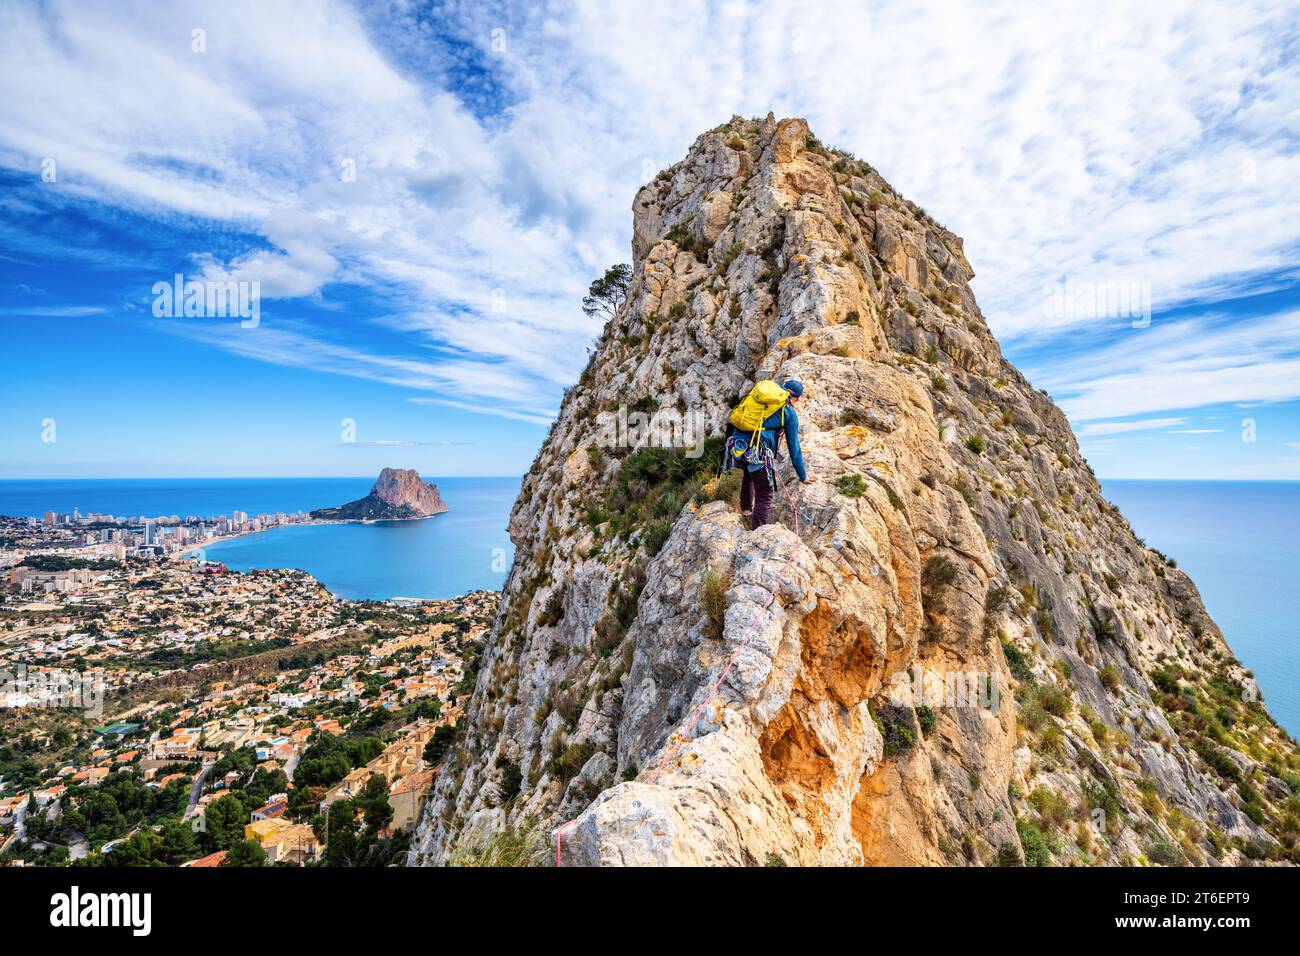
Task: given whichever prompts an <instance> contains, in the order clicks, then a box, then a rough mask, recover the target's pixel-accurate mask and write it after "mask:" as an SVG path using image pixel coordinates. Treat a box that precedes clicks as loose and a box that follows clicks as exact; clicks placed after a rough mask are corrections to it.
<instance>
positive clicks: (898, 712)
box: [871, 704, 916, 757]
mask: <svg viewBox="0 0 1300 956" xmlns="http://www.w3.org/2000/svg"><path fill="white" fill-rule="evenodd" d="M871 717H872V719H873V720H874V721H875V722H876V729H877V730H879V731H880V735H881V736H882V737H883V738H884V739H885V756H886V757H897V756H898V755H899V754H904V753H907V751H909V750H911V749H912V747H914V746H915V745H916V731H915V730H914V729H913V727H914V721H913V718H912V711H911V710H910V709H909V708H905V707H898V706H896V705H894V704H887V705H886V706H884V707H881V708H880V709H879V710H876V709H874V708H873V709H872V711H871Z"/></svg>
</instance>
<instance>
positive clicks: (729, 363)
mask: <svg viewBox="0 0 1300 956" xmlns="http://www.w3.org/2000/svg"><path fill="white" fill-rule="evenodd" d="M633 212H634V232H633V236H632V259H633V261H632V274H631V280H630V283H629V286H628V289H627V295H626V299H625V300H624V301H623V302H622V304H621V305H620V306H619V307H618V309H617V311H616V312H615V314H614V316H613V318H612V319H611V320H610V321H609V323H608V324H607V326H606V327H605V329H604V331H603V333H602V335H601V337H600V339H599V341H598V343H597V346H596V348H595V350H594V351H593V354H592V357H591V360H590V363H589V364H588V366H587V368H586V370H585V371H584V372H583V373H582V376H581V378H580V380H579V381H578V382H577V384H576V386H575V387H574V388H573V389H572V390H571V391H570V392H569V393H568V394H567V396H566V398H565V400H564V402H563V406H562V409H561V412H560V414H559V418H558V420H557V421H556V422H555V425H554V427H553V428H552V431H551V433H550V435H549V437H548V438H547V440H546V442H545V444H544V445H543V447H542V449H541V451H540V452H539V454H538V456H537V459H536V461H535V462H534V464H533V466H532V468H531V470H530V471H529V473H528V475H527V476H526V479H525V481H524V484H523V488H522V492H521V494H520V496H519V500H518V502H517V503H516V505H515V507H514V510H513V513H512V516H511V520H510V533H511V536H512V538H513V540H514V543H515V545H516V549H517V551H516V557H515V563H514V566H513V569H512V570H511V572H510V575H509V579H508V582H507V585H506V587H505V590H504V594H503V599H502V602H501V607H500V612H499V615H498V618H497V620H496V623H495V626H494V630H493V633H492V637H491V640H490V642H489V645H488V647H487V649H486V651H485V653H484V655H483V658H482V661H481V667H480V670H479V673H478V675H477V683H476V687H475V690H474V694H473V697H472V700H471V702H470V704H469V707H468V711H467V716H466V717H465V719H463V720H462V721H461V722H460V724H459V725H458V734H459V736H458V739H457V741H456V743H455V744H454V747H453V750H452V752H451V754H450V755H449V757H448V759H447V761H446V762H445V764H444V765H443V766H442V768H441V770H440V773H439V776H438V780H437V784H436V789H435V793H434V797H433V799H431V801H430V803H429V805H428V807H427V809H426V811H425V814H424V816H423V819H422V821H421V824H420V826H419V828H418V832H417V834H416V839H415V841H414V844H413V849H412V851H411V856H410V862H411V863H413V864H432V865H437V864H443V863H447V862H456V861H458V860H460V861H464V860H467V859H479V860H497V861H500V860H506V859H511V860H530V861H544V860H550V861H552V862H553V861H554V860H555V858H556V854H555V849H554V845H553V842H552V841H553V840H555V839H556V837H557V836H558V843H559V850H560V854H559V859H560V862H561V863H562V864H563V865H642V864H721V865H765V864H766V865H780V864H783V863H785V864H791V865H795V864H830V865H862V864H920V865H999V864H1002V865H1007V864H1019V863H1026V864H1040V865H1041V864H1053V865H1069V864H1101V865H1120V864H1135V863H1156V864H1184V863H1186V864H1197V865H1200V864H1243V863H1247V862H1252V861H1295V860H1296V859H1297V858H1300V851H1298V850H1297V844H1296V832H1297V830H1298V829H1300V820H1298V816H1300V814H1298V810H1300V806H1298V804H1297V799H1296V797H1295V796H1294V795H1293V794H1294V792H1295V791H1296V789H1297V788H1298V787H1300V776H1298V775H1297V774H1298V771H1300V759H1298V758H1297V753H1296V748H1295V746H1294V744H1293V742H1292V741H1291V740H1290V739H1289V738H1288V737H1287V735H1286V734H1285V733H1284V732H1283V731H1282V730H1281V729H1280V728H1278V727H1277V725H1276V724H1274V722H1273V721H1272V719H1271V718H1270V717H1269V715H1268V713H1267V711H1266V709H1265V707H1264V704H1263V702H1262V701H1261V700H1260V697H1259V693H1258V691H1257V689H1256V687H1255V683H1254V681H1253V680H1252V678H1251V675H1250V674H1249V673H1248V672H1247V671H1246V670H1245V669H1244V668H1243V667H1242V665H1241V664H1240V663H1239V662H1238V661H1237V660H1236V659H1235V658H1234V656H1233V654H1232V651H1231V650H1230V649H1229V647H1228V645H1227V644H1226V643H1225V641H1224V638H1223V635H1222V634H1221V633H1220V631H1219V629H1218V628H1217V627H1216V626H1215V624H1214V622H1213V621H1212V620H1211V619H1210V618H1209V616H1208V615H1207V614H1206V611H1205V608H1204V606H1203V605H1202V603H1201V599H1200V597H1199V595H1198V593H1197V590H1196V587H1195V586H1194V585H1193V583H1192V582H1191V580H1189V579H1188V577H1187V576H1186V575H1185V574H1183V573H1182V572H1181V571H1180V570H1178V568H1177V567H1176V566H1175V564H1174V562H1173V561H1172V560H1169V559H1167V558H1166V557H1165V556H1164V555H1162V554H1160V553H1159V552H1157V551H1154V550H1152V549H1151V548H1148V547H1146V546H1145V545H1144V544H1143V542H1142V541H1141V540H1139V539H1138V538H1137V537H1136V536H1135V535H1134V534H1133V531H1132V530H1131V529H1130V527H1129V525H1128V524H1127V522H1126V521H1125V519H1124V517H1123V516H1122V515H1121V514H1120V513H1119V511H1118V510H1117V509H1116V508H1115V507H1113V506H1112V505H1110V504H1109V503H1108V502H1107V501H1106V500H1105V499H1104V498H1103V497H1102V493H1101V489H1100V486H1099V485H1098V482H1097V479H1096V478H1095V476H1094V475H1093V473H1092V470H1091V469H1090V468H1089V466H1088V465H1087V463H1086V462H1085V461H1084V460H1083V459H1082V458H1081V456H1080V454H1079V448H1078V445H1077V443H1076V441H1075V438H1074V435H1073V434H1072V433H1071V430H1070V425H1069V422H1068V421H1067V420H1066V418H1065V416H1064V415H1063V414H1062V412H1061V411H1060V410H1059V409H1058V408H1057V407H1056V406H1055V405H1054V404H1053V403H1052V401H1051V400H1050V399H1049V398H1048V396H1047V395H1046V394H1045V393H1043V392H1040V391H1037V390H1035V389H1034V388H1033V386H1032V385H1030V383H1029V382H1028V381H1026V379H1025V378H1024V376H1022V375H1021V374H1020V373H1019V372H1018V371H1017V370H1016V369H1015V368H1014V367H1012V366H1011V365H1010V364H1009V363H1008V362H1007V361H1006V360H1005V359H1004V358H1003V355H1002V353H1001V350H1000V349H999V346H998V343H997V342H996V341H995V340H994V338H993V336H992V335H991V334H990V332H989V329H988V326H987V325H986V323H985V320H984V317H983V315H982V314H981V312H980V309H979V306H978V305H977V304H976V302H975V298H974V296H973V295H972V293H971V289H970V286H969V282H970V280H971V278H972V277H973V275H974V273H973V271H972V269H971V265H970V263H969V262H968V260H967V257H966V253H965V251H964V249H963V246H962V240H961V239H960V238H959V237H958V236H956V235H954V234H953V233H951V232H950V231H948V230H947V229H945V228H944V227H943V226H941V225H940V224H939V223H937V222H935V221H934V220H933V219H932V218H931V217H930V216H929V215H927V214H926V212H925V211H924V210H923V209H921V208H920V207H918V206H917V205H915V204H914V203H912V202H909V201H907V200H905V199H904V198H903V197H901V196H900V195H898V194H897V193H896V192H895V191H894V190H893V189H892V188H891V187H890V185H889V184H888V183H887V182H885V180H884V179H883V178H882V177H881V176H880V175H879V174H878V173H877V172H876V171H875V170H874V169H873V168H872V167H871V166H870V165H868V164H867V163H865V162H862V161H860V160H858V159H855V158H853V157H851V156H849V155H847V154H845V153H842V152H839V151H837V150H833V149H828V148H826V147H825V146H823V145H822V144H821V143H820V142H819V141H818V140H817V138H816V137H815V136H814V135H813V134H812V132H811V131H810V130H809V128H808V125H807V124H806V123H805V122H804V121H803V120H800V119H787V120H782V121H777V120H776V119H774V118H773V117H772V116H770V115H769V116H768V117H767V118H766V119H762V120H742V119H740V118H734V119H733V120H732V121H731V122H729V123H727V124H726V125H724V126H721V127H719V128H717V129H714V130H711V131H709V132H707V133H705V134H703V135H702V136H700V137H699V138H698V139H697V140H696V141H695V143H694V145H693V146H692V147H691V149H690V151H689V153H688V154H687V156H686V157H685V159H683V160H682V161H681V162H679V163H677V164H676V165H674V166H673V167H671V168H670V169H667V170H665V171H664V172H662V173H660V174H659V176H658V177H657V178H656V179H655V180H654V181H653V182H651V183H649V184H648V185H646V186H645V187H644V188H643V189H642V190H641V191H640V192H639V193H638V194H637V196H636V199H635V201H634V204H633ZM764 378H772V379H776V380H778V381H782V380H785V379H787V378H798V379H800V380H802V381H803V382H804V383H805V385H806V386H807V394H806V395H805V396H804V397H803V399H802V400H801V401H800V403H799V415H800V420H801V427H802V432H801V434H802V441H803V448H804V455H805V458H806V460H807V462H808V464H809V470H810V472H811V473H812V474H814V475H816V476H818V477H819V478H820V481H819V482H818V483H816V484H812V485H807V486H803V485H800V484H798V482H797V481H795V480H794V479H793V476H792V474H791V473H790V470H789V466H788V463H787V462H785V461H784V460H783V461H782V462H781V464H780V466H779V469H780V474H781V477H782V483H783V485H784V491H783V492H782V494H781V496H780V498H779V499H778V505H779V507H778V514H777V516H778V518H779V520H778V521H777V522H776V523H773V524H771V525H769V526H767V527H763V528H761V529H759V530H757V531H750V530H749V529H748V526H747V523H746V522H745V521H744V520H743V519H742V518H741V516H740V515H739V513H738V509H737V507H736V504H735V495H736V480H735V475H734V474H732V475H727V476H722V477H719V476H718V474H717V471H718V467H717V464H718V459H719V455H718V451H719V446H720V440H719V438H718V436H719V435H720V434H721V430H722V427H723V425H724V423H725V420H726V415H727V412H728V410H729V409H730V407H732V405H733V404H734V403H735V402H736V401H737V400H738V399H739V397H740V396H742V395H744V394H745V393H746V391H747V390H748V389H749V388H750V387H752V386H753V384H754V383H755V381H757V380H760V379H764ZM634 412H639V413H641V414H642V415H643V416H645V417H647V418H650V419H651V422H652V424H653V422H655V421H658V422H659V423H660V424H664V423H665V422H667V423H668V424H669V425H671V423H672V421H676V420H680V419H682V418H683V417H684V416H687V415H688V414H689V413H693V412H694V413H700V414H702V416H703V419H704V421H706V422H707V427H708V430H709V432H710V436H711V437H710V438H709V440H708V441H707V442H706V443H705V446H704V449H703V454H702V455H700V454H698V449H695V448H692V447H690V446H689V443H688V442H682V443H680V445H679V446H677V447H664V445H665V444H671V443H665V442H654V441H649V440H646V438H645V435H662V434H663V433H665V432H671V428H667V429H658V430H657V429H655V428H654V427H650V428H648V429H646V430H645V435H641V436H640V437H639V438H636V440H630V441H611V440H610V435H611V434H614V435H621V434H622V432H621V431H620V430H619V429H613V430H611V429H610V428H609V427H608V421H609V419H610V416H619V415H627V416H628V419H627V420H631V419H630V415H631V414H632V413H634ZM634 437H635V436H634ZM638 446H639V447H638ZM782 458H783V459H784V455H782Z"/></svg>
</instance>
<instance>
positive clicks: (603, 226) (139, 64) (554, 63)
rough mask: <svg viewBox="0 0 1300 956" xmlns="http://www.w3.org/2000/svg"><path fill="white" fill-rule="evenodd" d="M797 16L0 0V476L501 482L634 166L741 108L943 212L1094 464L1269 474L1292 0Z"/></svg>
mask: <svg viewBox="0 0 1300 956" xmlns="http://www.w3.org/2000/svg"><path fill="white" fill-rule="evenodd" d="M1149 6H1158V7H1159V9H1147V7H1149ZM819 9H820V10H821V11H822V12H821V13H820V15H819V16H818V17H816V18H815V19H814V18H811V17H809V16H808V15H806V13H804V12H802V11H804V10H806V7H805V6H804V5H801V4H796V3H788V4H782V3H752V4H751V3H717V4H692V3H674V2H666V3H662V4H656V5H655V6H654V9H653V10H647V9H645V8H644V6H643V5H630V4H629V5H619V6H616V7H611V6H607V5H594V4H585V3H577V4H567V3H558V2H557V3H550V4H545V5H539V4H511V3H499V4H498V3H474V4H468V3H444V4H419V3H406V2H392V3H375V4H365V5H357V6H353V5H349V4H346V3H341V2H335V0H322V2H317V3H311V4H306V3H304V4H290V3H284V4H265V3H251V2H250V3H240V2H229V3H220V4H217V3H194V4H187V3H175V4H168V5H166V6H165V7H164V6H161V5H157V4H151V3H138V4H136V3H130V2H124V3H114V4H94V3H82V4H78V3H62V2H57V0H54V2H45V3H34V2H33V3H24V2H22V0H17V2H9V3H6V4H4V5H3V7H2V8H0V79H3V81H4V88H5V89H7V90H9V91H11V95H9V96H8V97H6V98H5V99H4V101H3V102H0V323H3V328H4V342H5V348H4V357H3V359H2V360H0V361H2V362H3V365H2V366H0V368H2V372H3V376H2V379H0V477H92V476H136V475H139V476H149V475H340V474H347V475H367V474H371V473H373V472H375V471H377V469H378V468H379V467H381V466H383V465H386V464H392V465H404V466H410V467H416V468H419V469H420V470H421V471H424V472H427V473H430V474H442V475H455V474H462V475H464V474H519V473H521V472H522V471H523V470H524V469H525V468H526V467H527V465H528V463H529V462H530V461H531V460H532V457H533V455H534V453H535V451H536V448H537V446H538V444H539V443H540V441H541V440H542V439H543V437H544V436H545V432H546V426H547V424H548V422H549V420H550V419H551V417H552V416H553V414H554V412H555V410H556V408H557V407H558V402H559V398H560V394H561V390H562V389H563V388H564V387H565V386H566V385H567V384H569V383H571V382H572V381H573V380H574V379H575V378H576V376H577V374H578V372H579V371H580V370H581V367H582V365H583V363H584V362H585V350H586V346H587V345H588V343H589V342H590V341H591V339H592V337H593V336H594V335H595V334H596V332H597V331H598V329H597V327H596V326H595V324H594V323H593V322H592V321H591V320H588V319H587V318H586V317H585V316H584V315H583V314H582V312H581V310H580V308H579V303H580V299H581V296H582V293H583V291H584V290H585V287H586V285H587V283H588V282H589V281H590V280H591V278H592V277H593V276H595V275H597V274H599V272H600V271H602V270H603V268H604V267H605V266H606V265H608V264H610V263H612V262H617V261H625V260H627V259H628V257H629V251H628V250H629V242H630V228H631V213H630V206H631V201H632V197H633V195H634V193H635V191H636V189H637V188H638V187H639V186H640V184H641V183H643V182H644V181H645V180H647V179H648V178H650V177H652V176H653V175H654V174H655V173H656V172H657V171H658V170H659V169H661V168H663V167H665V166H668V165H670V164H671V163H672V162H675V161H676V160H677V159H679V158H680V157H681V156H682V154H683V153H684V152H685V150H686V149H687V147H688V146H689V145H690V142H691V140H692V139H693V138H694V137H695V136H696V135H697V134H698V133H699V132H701V131H702V130H704V129H707V128H710V127H712V126H715V125H717V124H718V123H720V122H723V121H725V120H726V119H727V118H728V117H729V116H730V115H731V114H732V113H740V114H742V115H762V114H765V113H767V112H768V111H769V110H772V111H774V112H775V113H776V114H777V115H778V116H785V115H801V116H806V117H807V118H808V119H809V121H810V122H811V123H812V125H813V129H814V130H815V131H816V132H817V133H818V135H819V136H820V137H821V138H822V139H823V140H824V141H826V142H829V143H832V144H834V145H836V146H839V147H842V148H845V149H849V150H851V151H853V152H854V153H856V154H857V155H859V156H861V157H862V158H864V159H866V160H868V161H869V162H871V163H872V164H873V165H875V166H876V167H877V168H878V169H880V170H881V172H882V173H883V174H884V175H885V176H886V177H887V178H888V179H890V181H891V182H892V183H893V184H894V185H895V186H896V187H897V188H898V189H899V190H900V191H901V192H903V194H904V195H906V196H908V197H909V198H911V199H913V200H914V201H916V202H918V203H919V204H921V205H923V206H924V207H925V208H926V209H927V210H929V211H930V212H931V214H933V215H934V216H935V217H936V218H938V219H939V220H941V221H943V222H944V223H945V224H946V225H948V226H949V227H950V228H952V229H954V230H955V231H957V232H958V233H959V234H961V235H962V236H963V237H964V238H965V240H966V251H967V254H968V256H969V258H970V260H971V262H972V263H973V265H974V267H975V270H976V272H977V277H976V279H975V281H974V288H975V292H976V295H977V296H978V297H979V300H980V303H981V306H982V308H983V310H984V313H985V315H986V317H987V319H988V321H989V324H990V325H991V327H992V328H993V330H994V332H995V333H996V334H997V335H998V337H999V339H1000V340H1001V342H1002V344H1003V348H1004V350H1005V351H1006V353H1007V354H1008V356H1009V357H1010V358H1011V359H1012V360H1013V361H1014V362H1016V363H1017V364H1018V365H1019V366H1020V367H1021V368H1022V370H1023V371H1025V373H1026V374H1027V375H1028V376H1029V377H1030V379H1031V381H1033V382H1034V383H1035V384H1036V385H1037V386H1039V387H1042V388H1045V389H1047V390H1048V391H1049V392H1050V393H1051V394H1052V395H1053V397H1054V398H1056V399H1057V401H1058V402H1059V403H1061V405H1062V406H1063V407H1064V408H1065V410H1066V411H1067V413H1068V414H1069V415H1070V418H1071V421H1072V423H1073V424H1074V426H1075V428H1076V431H1077V432H1078V433H1079V434H1080V436H1081V440H1082V443H1083V447H1084V452H1085V454H1086V455H1087V457H1088V458H1089V460H1090V461H1091V462H1092V464H1093V465H1094V467H1095V469H1096V470H1097V472H1098V473H1099V474H1100V475H1102V476H1103V477H1178V478H1198V477H1220V478H1261V479H1262V478H1287V479H1300V278H1298V277H1297V267H1296V263H1297V261H1298V260H1297V253H1298V252H1300V190H1297V189H1296V184H1297V183H1298V182H1300V70H1298V69H1297V63H1296V56H1297V51H1298V50H1300V45H1298V44H1297V36H1300V14H1298V13H1297V11H1296V10H1295V9H1294V8H1291V9H1288V7H1287V5H1286V4H1281V3H1279V4H1271V3H1245V4H1242V3H1233V4H1227V3H1224V4H1216V3H1196V4H1190V3H1189V4H1186V5H1179V4H1161V5H1138V4H1119V3H1115V4H1111V3H1106V2H1101V3H1096V2H1088V3H1083V2H1080V3H1077V4H1071V3H1066V4H1060V5H1057V4H1053V5H1051V6H1050V8H1048V5H1043V9H1032V8H1029V7H1028V6H1027V5H1024V4H1021V3H1005V4H1004V3H997V2H982V3H971V4H969V5H965V4H961V3H955V2H952V3H942V4H935V5H926V4H917V3H913V2H880V3H873V4H870V5H864V4H860V3H845V4H835V3H827V4H825V5H823V6H822V7H820V8H819ZM15 91H21V95H17V94H16V92H15ZM177 272H179V273H182V274H184V275H185V276H186V277H187V278H191V279H203V280H211V281H226V280H230V281H234V282H251V281H256V282H258V283H259V285H260V292H261V314H260V321H259V324H258V325H257V327H256V328H242V327H241V326H240V323H239V322H238V321H237V320H235V319H228V318H184V317H180V318H158V317H155V316H154V315H153V314H152V308H151V307H152V303H153V301H154V295H153V292H152V288H153V285H154V283H156V282H159V281H169V280H170V279H171V277H172V276H173V275H174V274H175V273H177ZM1121 287H1122V288H1124V289H1129V288H1132V289H1134V290H1136V291H1135V296H1136V298H1135V300H1134V301H1137V300H1138V299H1140V300H1141V301H1143V302H1149V306H1150V309H1149V322H1148V321H1146V319H1145V317H1144V316H1142V315H1136V314H1133V313H1132V311H1131V310H1130V311H1129V312H1124V311H1121V312H1119V313H1116V312H1115V310H1114V309H1097V308H1093V307H1091V306H1090V305H1089V303H1088V302H1087V301H1086V300H1085V299H1080V298H1078V297H1077V294H1078V292H1079V290H1081V289H1082V290H1087V291H1094V290H1101V291H1102V292H1103V293H1104V292H1105V291H1107V290H1113V289H1116V288H1121ZM1063 289H1070V290H1071V293H1070V296H1072V297H1067V298H1063V297H1062V295H1061V292H1062V290H1063ZM1139 293H1140V294H1139ZM1063 301H1065V302H1066V307H1065V308H1061V307H1060V306H1061V303H1062V302H1063ZM47 420H52V421H53V423H54V424H53V428H54V431H53V437H54V438H55V440H54V441H47V440H42V439H43V438H49V437H51V434H50V428H49V426H47V425H46V424H44V423H46V422H47ZM345 422H351V423H354V424H353V425H352V426H351V433H350V435H345V427H346V426H345V424H344V423H345ZM346 437H355V440H345V438H346Z"/></svg>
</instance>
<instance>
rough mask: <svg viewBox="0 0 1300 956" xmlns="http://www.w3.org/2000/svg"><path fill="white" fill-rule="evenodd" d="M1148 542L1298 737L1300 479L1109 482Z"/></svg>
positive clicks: (1107, 487) (1109, 493) (1111, 494)
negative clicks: (1172, 565)
mask: <svg viewBox="0 0 1300 956" xmlns="http://www.w3.org/2000/svg"><path fill="white" fill-rule="evenodd" d="M1102 489H1103V491H1104V492H1105V494H1106V497H1107V498H1109V499H1110V500H1111V501H1113V502H1114V503H1115V504H1116V505H1118V506H1119V508H1120V510H1121V511H1122V512H1123V513H1124V515H1125V517H1127V518H1128V520H1129V524H1131V525H1132V526H1133V530H1134V531H1136V532H1137V534H1138V536H1139V537H1141V538H1143V539H1144V540H1145V541H1146V543H1147V545H1148V546H1150V547H1153V548H1159V549H1160V550H1161V551H1163V552H1164V553H1165V554H1167V555H1169V557H1171V558H1174V559H1175V560H1176V561H1177V562H1178V566H1179V567H1180V568H1182V569H1183V570H1184V571H1186V572H1187V573H1188V574H1189V575H1191V578H1192V580H1193V581H1195V582H1196V586H1197V587H1198V588H1199V589H1200V592H1201V597H1202V598H1203V599H1204V600H1205V606H1206V608H1207V609H1208V610H1209V612H1210V616H1211V617H1213V618H1214V620H1215V623H1217V624H1218V625H1219V627H1220V629H1222V631H1223V635H1224V637H1226V638H1227V639H1228V644H1229V646H1231V647H1232V650H1233V652H1234V653H1235V654H1236V655H1237V657H1238V658H1240V659H1241V661H1242V662H1243V663H1244V664H1245V665H1246V666H1247V667H1248V668H1250V669H1251V670H1252V671H1253V672H1254V673H1255V676H1256V679H1257V680H1258V681H1259V686H1260V690H1261V691H1263V694H1264V702H1265V703H1266V704H1267V705H1268V709H1269V712H1270V713H1271V714H1272V715H1273V717H1274V719H1276V720H1277V722H1278V723H1279V724H1281V725H1282V726H1283V727H1285V728H1286V729H1287V730H1288V731H1289V732H1290V733H1291V734H1292V736H1300V587H1298V586H1297V585H1298V584H1300V574H1297V559H1300V482H1287V481H1276V482H1274V481H1118V480H1111V481H1103V482H1102Z"/></svg>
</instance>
